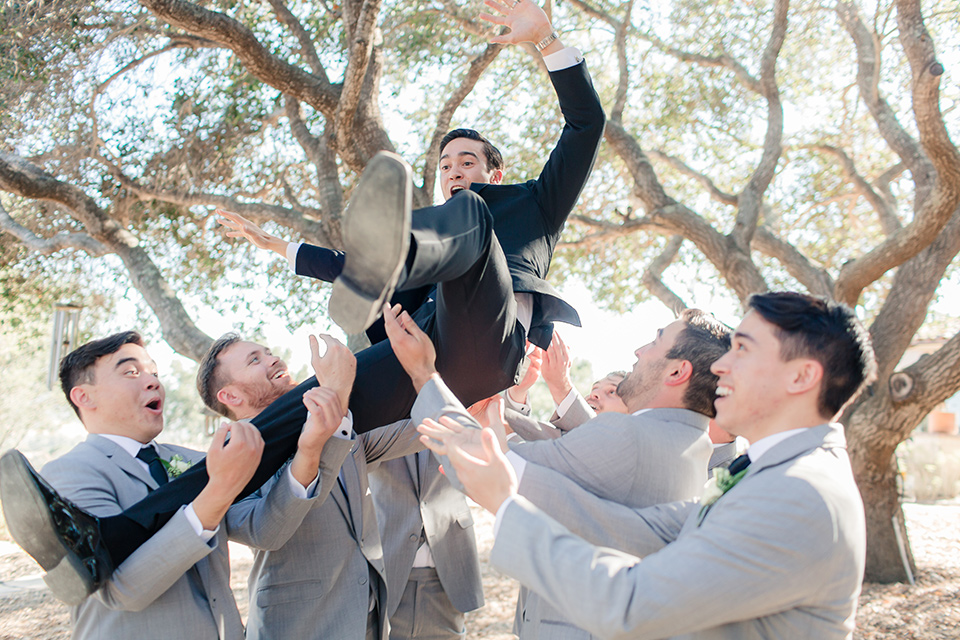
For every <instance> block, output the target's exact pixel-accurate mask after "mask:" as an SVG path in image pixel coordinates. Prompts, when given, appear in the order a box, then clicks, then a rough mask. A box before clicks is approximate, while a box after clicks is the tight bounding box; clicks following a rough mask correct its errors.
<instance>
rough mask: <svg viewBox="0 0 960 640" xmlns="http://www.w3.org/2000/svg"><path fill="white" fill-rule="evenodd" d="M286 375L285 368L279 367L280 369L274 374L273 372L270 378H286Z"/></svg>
mask: <svg viewBox="0 0 960 640" xmlns="http://www.w3.org/2000/svg"><path fill="white" fill-rule="evenodd" d="M286 377H287V371H286V369H281V370H280V371H277V372H276V373H275V374H273V376H271V377H270V379H271V380H279V379H280V378H286Z"/></svg>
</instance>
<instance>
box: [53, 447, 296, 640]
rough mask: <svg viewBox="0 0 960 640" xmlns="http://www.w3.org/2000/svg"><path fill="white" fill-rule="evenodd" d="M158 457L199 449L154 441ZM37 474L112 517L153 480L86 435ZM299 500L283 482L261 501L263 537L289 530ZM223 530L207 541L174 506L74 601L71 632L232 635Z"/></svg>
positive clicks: (146, 638)
mask: <svg viewBox="0 0 960 640" xmlns="http://www.w3.org/2000/svg"><path fill="white" fill-rule="evenodd" d="M157 449H158V452H159V454H160V457H161V458H163V459H165V460H169V459H170V458H171V457H173V456H174V455H176V454H179V455H180V456H182V457H183V458H184V459H185V460H189V461H191V462H193V461H196V460H199V459H201V458H203V455H204V454H203V453H200V452H197V451H192V450H190V449H185V448H183V447H175V446H167V445H162V444H161V445H158V447H157ZM41 475H43V477H44V478H46V479H47V480H48V481H49V482H50V484H51V485H53V487H54V488H56V489H57V490H58V491H60V492H61V493H62V494H63V495H64V496H65V497H66V498H69V499H70V500H73V501H74V502H75V503H76V504H77V505H78V506H80V507H82V508H84V509H87V510H88V511H90V512H91V513H93V514H95V515H98V516H109V515H115V514H117V513H119V512H121V511H122V510H123V509H124V508H126V507H129V506H131V505H133V504H134V503H136V502H139V501H140V500H141V499H142V498H144V497H145V496H146V495H147V493H148V491H149V490H151V489H155V488H156V487H157V483H156V481H155V480H154V479H153V478H152V477H151V476H150V474H149V473H148V472H147V471H146V470H145V469H143V467H142V466H141V465H140V463H139V462H137V460H136V459H135V458H134V457H133V456H131V455H129V454H128V453H127V452H126V451H124V450H123V448H122V447H120V446H119V445H118V444H116V443H115V442H113V441H111V440H109V439H107V438H104V437H102V436H99V435H90V436H88V437H87V439H86V441H84V442H82V443H80V444H78V445H77V446H76V447H74V448H73V449H72V450H71V451H70V452H68V453H67V454H66V455H64V456H62V457H60V458H58V459H56V460H53V461H51V462H50V463H49V464H47V465H46V466H44V468H43V470H42V472H41ZM304 502H305V501H302V500H298V499H296V498H295V497H294V496H293V493H292V491H290V490H289V487H287V488H285V489H284V490H283V491H278V492H277V493H276V495H275V496H274V497H273V499H272V500H271V501H270V502H269V503H267V504H265V505H264V509H263V510H262V512H261V514H260V517H259V518H258V519H257V520H256V522H254V523H253V525H254V526H257V527H260V528H262V529H263V530H264V532H265V534H266V535H283V530H284V529H286V530H288V531H292V529H293V528H294V527H295V526H296V523H297V522H298V521H299V517H300V514H301V513H302V512H303V511H305V506H304V504H303V503H304ZM227 535H228V529H227V528H226V527H221V528H220V530H219V531H218V532H217V534H216V535H215V536H214V538H213V539H212V540H210V542H209V543H205V542H203V541H202V540H201V539H200V537H199V536H198V535H197V534H196V533H195V532H194V530H193V528H192V527H191V526H190V523H189V522H188V521H187V518H186V516H185V515H184V513H183V511H182V510H181V511H180V512H179V513H177V515H175V516H174V517H173V518H172V519H171V520H170V521H169V522H168V523H167V524H166V525H165V526H164V527H163V528H162V529H161V530H160V531H158V532H157V533H156V534H155V535H154V536H153V537H152V538H150V540H149V541H147V542H146V543H145V544H144V545H143V546H141V547H140V548H139V549H138V550H137V551H136V552H135V553H134V554H133V555H131V556H130V557H129V558H127V559H126V560H125V561H124V562H123V563H122V564H121V565H120V566H119V567H117V569H116V571H114V573H113V575H112V576H111V578H110V579H109V580H108V581H107V582H106V583H105V584H104V585H103V587H102V588H101V589H100V590H99V591H97V592H96V593H95V594H94V595H92V596H91V597H89V598H87V599H86V600H84V601H83V602H82V603H81V604H80V605H79V606H77V607H74V608H73V611H72V618H73V623H74V632H73V637H74V638H78V639H81V638H136V639H137V640H150V639H153V638H156V639H157V640H161V639H163V640H166V639H167V638H198V639H207V638H210V639H215V638H220V639H221V640H224V639H237V638H243V626H242V624H241V621H240V614H239V612H238V611H237V604H236V602H235V601H234V599H233V593H232V592H231V591H230V560H229V556H228V551H227Z"/></svg>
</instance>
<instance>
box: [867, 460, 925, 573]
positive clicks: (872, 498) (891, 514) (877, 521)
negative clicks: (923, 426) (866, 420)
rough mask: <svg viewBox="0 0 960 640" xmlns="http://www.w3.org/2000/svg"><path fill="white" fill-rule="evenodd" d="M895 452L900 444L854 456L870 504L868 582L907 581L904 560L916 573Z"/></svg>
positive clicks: (868, 521)
mask: <svg viewBox="0 0 960 640" xmlns="http://www.w3.org/2000/svg"><path fill="white" fill-rule="evenodd" d="M894 449H896V445H894V446H893V447H891V446H889V445H884V446H878V447H863V448H861V449H860V452H861V455H857V456H851V463H852V464H853V473H854V476H855V477H856V478H857V484H858V486H859V487H860V495H861V496H862V497H863V503H864V505H869V507H868V508H867V509H866V523H867V564H866V571H865V573H864V580H865V581H866V582H881V583H891V582H907V581H908V579H909V578H908V575H907V569H906V566H905V564H904V558H906V563H907V564H908V565H909V567H910V571H911V573H912V574H915V573H916V565H915V564H914V561H913V553H912V552H911V551H910V544H909V542H908V539H907V530H906V527H905V525H904V519H903V510H902V509H901V507H900V492H899V490H898V488H897V474H898V471H897V466H896V461H895V460H894V456H893V452H894ZM898 535H899V538H898Z"/></svg>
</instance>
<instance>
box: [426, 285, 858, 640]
mask: <svg viewBox="0 0 960 640" xmlns="http://www.w3.org/2000/svg"><path fill="white" fill-rule="evenodd" d="M748 305H749V312H748V313H747V315H746V316H745V317H744V319H743V321H742V322H741V323H740V326H739V327H738V328H737V330H736V332H735V333H734V336H733V345H732V347H731V350H730V352H729V353H728V354H727V355H725V356H724V357H723V358H721V359H720V360H718V361H717V362H716V363H715V364H714V366H713V370H714V371H715V372H716V374H717V375H718V376H719V377H720V381H719V385H718V388H717V400H716V405H717V423H718V425H719V426H720V427H721V428H723V429H724V430H726V431H728V432H729V433H731V434H733V435H739V436H743V437H744V438H746V439H747V441H748V442H750V447H749V448H748V449H747V453H746V454H745V455H744V456H741V457H740V458H738V459H737V460H735V461H734V463H733V464H731V466H730V468H729V470H728V471H727V472H726V473H725V474H719V475H720V476H721V477H720V478H719V479H718V480H717V481H716V482H715V483H713V484H712V486H708V488H707V490H706V491H705V493H704V496H703V498H702V499H701V500H700V501H698V502H686V503H684V502H681V503H673V504H667V505H657V506H655V507H652V508H647V509H639V510H633V509H627V508H624V507H623V506H622V505H616V504H612V503H610V502H607V501H602V500H598V499H596V498H595V497H593V496H589V495H581V496H578V497H577V499H576V502H577V503H578V504H581V505H587V504H588V502H587V501H589V500H592V504H590V505H589V508H590V509H592V510H593V512H594V514H595V516H596V521H595V522H596V523H598V526H599V527H602V528H603V529H605V530H607V531H609V532H610V535H609V536H608V538H609V539H608V540H606V541H605V544H606V543H611V542H612V544H616V545H617V546H619V547H620V548H625V549H627V550H628V551H629V553H630V554H632V555H628V554H625V553H621V552H618V551H613V550H611V549H601V548H597V547H596V546H594V545H592V544H590V543H588V542H586V541H584V540H583V539H580V538H578V537H577V536H576V535H572V534H571V533H570V531H569V530H568V529H566V528H565V527H563V526H562V525H561V524H560V523H558V522H557V521H555V520H553V519H552V518H550V517H549V516H547V515H546V514H545V513H543V512H542V511H541V510H540V509H538V508H537V507H535V506H533V504H531V502H529V501H527V500H526V499H525V498H523V497H521V496H518V495H517V480H516V477H515V476H514V474H513V471H512V469H511V467H510V465H509V463H508V462H507V461H506V460H505V458H504V456H503V455H502V454H501V453H500V449H499V447H498V446H497V442H496V436H495V435H494V434H493V432H492V431H490V430H485V431H484V432H483V435H482V448H481V449H480V450H478V449H477V448H476V447H475V446H473V443H474V442H475V439H474V438H473V437H472V435H471V433H470V430H469V429H465V428H464V426H463V425H462V424H460V423H458V422H456V421H453V420H450V419H449V418H442V422H443V424H442V425H441V424H436V423H427V424H425V425H423V426H421V431H422V432H423V433H425V434H427V435H429V436H430V437H431V438H434V439H435V440H432V441H431V444H430V445H429V446H430V447H431V448H432V449H433V450H434V452H435V453H437V454H441V455H449V456H450V457H449V460H445V461H444V464H445V465H446V464H447V463H448V462H449V463H451V464H452V467H453V468H455V469H456V471H457V476H458V478H459V479H460V480H461V481H462V482H463V484H464V485H465V486H466V487H467V490H468V492H469V493H470V495H471V496H472V497H473V498H474V499H475V500H477V501H478V502H479V503H480V504H481V505H483V506H484V507H485V508H487V509H489V510H491V511H492V512H495V513H496V514H497V525H496V529H497V530H496V534H495V535H496V539H495V543H494V547H493V551H492V554H491V562H492V563H493V565H494V566H496V567H497V568H498V569H500V570H501V571H504V572H505V573H507V574H509V575H511V576H513V577H516V578H517V579H519V580H520V581H521V583H522V584H524V585H526V586H528V587H529V588H531V589H533V590H535V591H537V592H538V593H540V594H542V595H543V596H544V598H546V599H547V600H548V601H549V602H551V603H553V604H554V605H555V606H557V607H558V608H561V609H562V610H563V611H565V612H567V613H568V615H569V616H570V618H571V619H572V620H573V621H575V622H576V623H577V624H578V625H580V626H582V627H584V628H586V629H588V630H590V631H591V632H593V633H595V634H597V635H598V636H600V637H603V638H665V637H681V636H682V637H684V638H703V639H721V638H745V639H748V640H749V639H754V638H756V639H761V638H828V639H830V638H851V637H852V634H853V628H854V620H855V614H856V606H857V598H858V596H859V593H860V584H861V580H862V578H863V569H864V556H865V547H866V531H865V525H864V513H863V504H862V502H861V500H860V494H859V491H858V490H857V486H856V483H855V481H854V478H853V474H852V471H851V468H850V462H849V458H848V456H847V452H846V442H845V440H844V436H843V427H842V425H839V424H836V423H831V422H830V420H833V419H836V417H837V416H838V415H840V413H841V412H842V411H843V409H844V407H845V406H846V405H847V404H849V403H850V402H851V401H852V400H854V399H855V398H856V396H857V395H858V394H859V393H860V392H861V391H862V389H863V388H864V387H865V386H866V385H867V384H869V382H871V381H872V379H873V378H874V376H875V373H874V371H875V368H876V365H875V361H874V357H873V351H872V348H871V346H870V343H869V338H868V336H867V333H866V331H865V330H864V329H863V327H862V326H861V325H860V323H859V322H858V321H857V319H856V317H855V315H854V314H853V312H852V311H851V310H850V309H848V308H847V307H845V306H843V305H839V304H837V303H833V302H829V301H825V300H821V299H818V298H813V297H811V296H807V295H803V294H797V293H786V292H781V293H767V294H760V295H756V296H753V297H751V298H750V300H749V302H748ZM430 391H431V392H435V393H436V392H439V393H445V390H444V389H443V388H442V385H441V384H440V383H437V384H436V386H435V387H433V388H432V389H431V390H430ZM424 392H427V389H426V388H425V389H424ZM464 419H465V418H464V417H463V414H460V417H459V420H461V421H463V420H464ZM564 488H568V487H564ZM583 493H584V494H586V492H583ZM554 500H555V502H561V501H562V502H565V503H568V502H570V500H569V496H566V495H564V496H562V497H559V498H555V499H554ZM582 513H583V512H581V514H580V516H581V517H582ZM618 538H619V539H620V540H619V541H617V539H618ZM627 538H629V541H627V543H626V544H622V543H623V542H624V539H627ZM641 558H643V559H642V560H641Z"/></svg>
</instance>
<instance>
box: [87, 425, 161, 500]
mask: <svg viewBox="0 0 960 640" xmlns="http://www.w3.org/2000/svg"><path fill="white" fill-rule="evenodd" d="M87 442H88V443H89V444H90V445H92V446H93V447H96V448H97V449H99V450H100V451H102V452H103V454H104V455H105V456H107V457H108V458H109V459H110V461H111V462H113V463H114V464H115V465H117V466H118V467H119V468H120V469H121V470H122V471H123V472H124V473H126V474H127V475H129V476H130V477H132V478H136V479H137V480H139V481H140V482H142V483H143V484H145V485H147V486H148V487H150V489H151V490H153V489H156V488H157V486H158V485H157V481H156V480H154V479H153V477H152V476H151V475H150V472H149V471H147V470H146V469H144V468H143V467H142V466H140V463H139V462H137V459H136V458H134V457H133V456H131V455H130V454H129V453H127V452H126V451H124V450H123V447H121V446H120V445H118V444H117V443H116V442H113V441H112V440H110V439H108V438H104V437H102V436H99V435H97V434H90V435H89V436H87Z"/></svg>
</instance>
